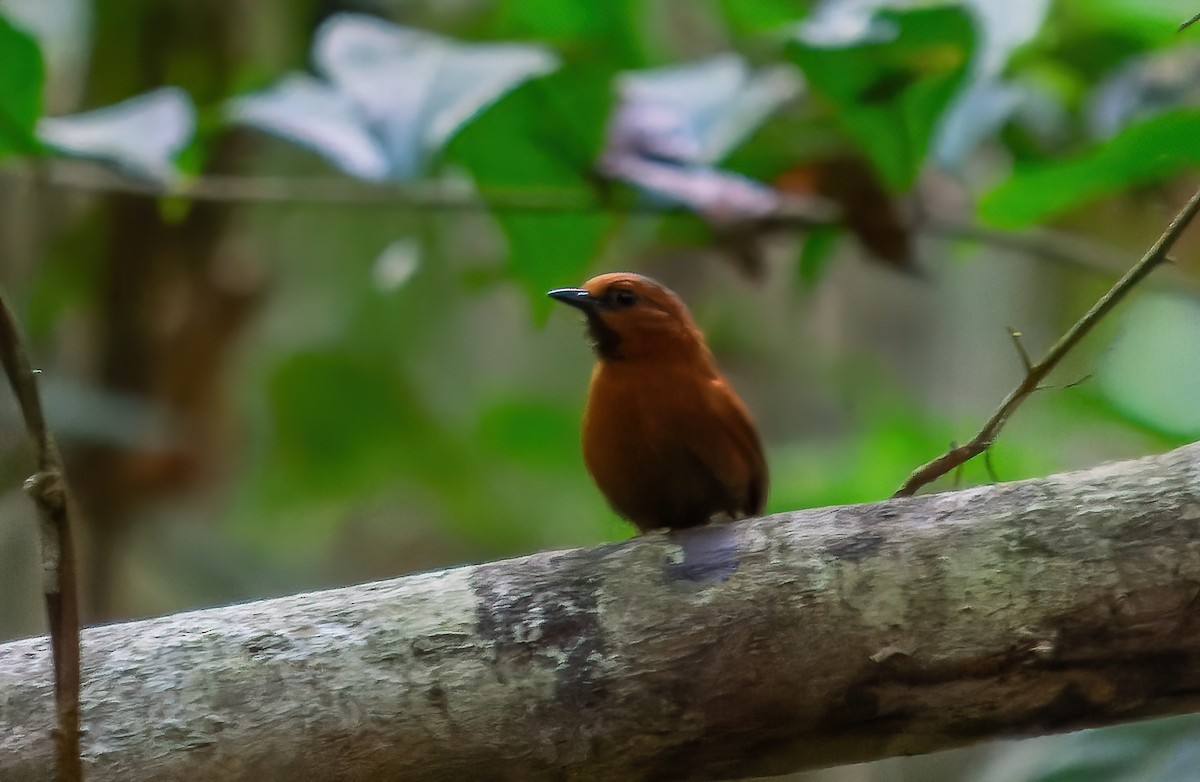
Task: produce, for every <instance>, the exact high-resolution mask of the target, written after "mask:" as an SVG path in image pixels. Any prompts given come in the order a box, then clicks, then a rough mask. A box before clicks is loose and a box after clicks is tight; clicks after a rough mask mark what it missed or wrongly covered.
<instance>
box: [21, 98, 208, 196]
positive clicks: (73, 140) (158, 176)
mask: <svg viewBox="0 0 1200 782" xmlns="http://www.w3.org/2000/svg"><path fill="white" fill-rule="evenodd" d="M195 131H196V109H195V107H194V106H193V105H192V99H191V98H190V97H189V96H188V94H187V93H186V92H184V91H183V90H181V89H179V88H178V87H162V88H160V89H157V90H153V91H151V92H147V93H144V94H142V95H138V96H136V97H133V98H130V99H128V100H123V101H121V102H120V103H117V104H114V105H112V106H106V107H104V108H102V109H96V110H94V111H88V112H84V113H83V114H72V115H70V116H67V117H44V118H42V120H41V121H40V122H38V126H37V132H38V136H39V137H40V138H41V139H42V141H43V142H45V143H46V144H47V145H48V146H50V147H53V148H54V149H55V150H57V151H58V152H60V153H62V154H65V155H71V156H73V157H82V158H89V159H92V160H100V161H104V162H106V163H111V164H113V165H115V166H116V167H118V168H120V169H121V170H123V171H125V172H126V173H128V174H130V175H132V176H136V177H141V178H143V179H149V180H152V181H155V182H169V181H170V180H172V179H174V178H175V177H176V175H177V173H178V172H177V170H176V167H175V163H174V158H175V155H177V154H178V153H179V152H180V150H182V149H183V148H184V147H185V146H187V144H188V143H189V142H190V141H191V139H192V135H193V134H194V133H195Z"/></svg>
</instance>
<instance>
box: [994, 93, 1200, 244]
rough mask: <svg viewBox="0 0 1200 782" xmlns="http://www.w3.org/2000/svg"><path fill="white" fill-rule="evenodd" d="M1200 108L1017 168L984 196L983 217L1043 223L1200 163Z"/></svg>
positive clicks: (1009, 224)
mask: <svg viewBox="0 0 1200 782" xmlns="http://www.w3.org/2000/svg"><path fill="white" fill-rule="evenodd" d="M1197 138H1200V111H1175V112H1171V113H1169V114H1162V115H1159V116H1157V117H1154V118H1153V119H1150V120H1146V121H1145V122H1141V123H1139V124H1137V125H1131V126H1130V127H1128V128H1126V129H1125V130H1123V131H1121V132H1120V133H1119V134H1117V135H1116V136H1114V137H1113V138H1112V139H1110V140H1109V141H1106V142H1104V143H1102V144H1099V145H1097V146H1095V147H1093V148H1091V149H1090V150H1088V151H1087V152H1084V153H1082V154H1080V155H1077V156H1075V157H1074V158H1071V159H1068V160H1066V161H1063V162H1055V163H1049V164H1045V165H1040V166H1037V167H1031V168H1029V169H1026V170H1018V171H1017V172H1016V173H1015V174H1013V176H1012V177H1011V178H1009V179H1008V181H1006V182H1004V183H1003V184H1001V185H1000V186H999V187H997V188H996V189H995V190H993V191H992V192H990V193H988V194H987V195H985V196H984V197H983V199H982V200H981V201H980V203H979V214H980V216H981V217H982V218H983V219H985V220H987V221H989V222H991V223H993V224H995V225H1000V226H1004V227H1010V228H1018V227H1023V226H1026V225H1030V224H1033V223H1037V222H1041V221H1044V220H1047V219H1049V218H1050V217H1052V216H1054V215H1056V214H1059V213H1062V212H1065V211H1067V210H1070V209H1073V208H1076V207H1079V206H1082V205H1084V204H1086V203H1088V202H1090V201H1094V200H1096V199H1098V198H1100V197H1102V196H1108V195H1113V194H1115V193H1117V192H1119V191H1120V190H1121V189H1123V188H1126V187H1129V186H1131V185H1140V184H1146V183H1149V182H1154V181H1158V180H1162V179H1166V178H1169V177H1173V176H1177V175H1179V173H1180V172H1181V171H1183V170H1186V169H1188V168H1191V167H1195V166H1196V165H1197V164H1200V145H1197V144H1196V139H1197Z"/></svg>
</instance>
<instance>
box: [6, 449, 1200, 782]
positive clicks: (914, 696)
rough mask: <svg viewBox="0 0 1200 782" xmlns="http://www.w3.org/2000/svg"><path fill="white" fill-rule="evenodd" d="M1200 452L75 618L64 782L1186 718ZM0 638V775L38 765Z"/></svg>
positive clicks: (914, 749)
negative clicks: (217, 604)
mask: <svg viewBox="0 0 1200 782" xmlns="http://www.w3.org/2000/svg"><path fill="white" fill-rule="evenodd" d="M1198 601H1200V444H1197V445H1191V446H1187V447H1184V448H1181V449H1178V450H1176V451H1173V452H1171V453H1168V454H1165V455H1162V456H1157V457H1151V458H1147V459H1141V460H1138V461H1132V462H1124V463H1119V464H1112V465H1106V466H1102V467H1098V468H1096V469H1092V470H1088V471H1085V472H1077V473H1067V474H1062V475H1056V476H1051V477H1049V478H1045V479H1039V480H1031V481H1022V482H1018V483H1010V484H1000V485H995V486H986V487H981V488H975V489H969V490H966V491H959V492H953V493H946V494H938V495H931V496H923V497H916V498H906V499H901V500H891V501H887V502H880V503H875V504H870V505H857V506H847V507H837V508H824V509H818V510H809V511H800V512H795V513H785V514H779V515H776V516H771V517H768V518H764V519H759V520H754V521H750V522H742V523H739V524H735V525H717V526H711V527H706V528H700V529H695V530H689V531H685V532H682V533H674V534H671V535H670V536H667V535H658V534H656V535H649V536H646V537H642V538H637V539H633V540H628V541H625V542H622V543H617V544H610V545H602V546H596V547H592V548H586V549H578V550H572V551H560V552H548V553H541V554H535V555H532V556H528V557H524V558H521V559H514V560H508V561H503V562H494V563H488V564H482V565H475V566H471V567H461V568H456V569H453V570H446V571H441V572H435V573H425V574H421V575H414V576H408V577H405V578H399V579H395V580H391V581H384V582H379V583H373V584H365V585H362V586H355V587H349V588H345V589H335V590H330V591H326V592H317V593H312V594H303V595H296V596H293V597H288V598H283V599H277V600H265V601H261V602H254V603H246V604H242V605H234V606H226V607H221V608H213V609H207V610H203V611H195V612H191V613H185V614H178V615H173V616H167V617H163V618H159V619H150V620H145V621H137V622H129V623H125V624H116V625H110V626H105V627H96V628H92V629H90V630H88V631H87V632H86V634H85V636H84V643H83V660H84V685H83V703H82V709H83V726H84V731H85V732H84V737H83V747H84V756H85V763H86V770H87V772H88V778H89V779H90V780H121V781H122V782H134V781H136V780H168V779H172V780H173V779H188V780H199V779H221V780H289V782H294V780H299V779H304V780H368V779H372V780H374V779H396V780H658V779H723V778H739V777H746V776H753V775H763V774H772V773H780V772H784V771H790V770H795V769H801V768H808V767H814V766H822V765H831V764H838V763H846V762H852V761H862V760H869V759H874V758H882V757H885V756H890V755H897V754H908V753H920V752H929V751H932V750H937V749H945V748H949V747H954V746H959V745H963V744H968V743H972V742H976V741H980V740H984V739H991V738H997V737H1001V736H1012V735H1030V734H1038V733H1047V732H1057V731H1067V730H1072V729H1076V728H1081V727H1085V726H1093V725H1104V724H1110V723H1115V722H1120V721H1125V720H1132V719H1136V718H1140V717H1146V716H1151V715H1160V714H1174V713H1180V712H1187V711H1196V710H1200V613H1198V612H1197V603H1198ZM52 682H53V677H52V676H51V671H50V652H49V649H48V646H47V643H46V640H45V639H44V638H35V639H30V640H24V641H17V642H14V643H9V644H6V645H3V646H0V779H3V780H7V781H14V780H45V779H50V778H51V776H52V773H53V772H52V769H53V742H52V740H51V733H50V732H51V729H52V727H53V724H54V705H53V704H54V698H53V689H52Z"/></svg>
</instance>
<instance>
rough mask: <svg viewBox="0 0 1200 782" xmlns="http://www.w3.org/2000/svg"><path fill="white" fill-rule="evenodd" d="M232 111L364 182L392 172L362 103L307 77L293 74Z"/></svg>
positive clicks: (235, 119) (241, 119)
mask: <svg viewBox="0 0 1200 782" xmlns="http://www.w3.org/2000/svg"><path fill="white" fill-rule="evenodd" d="M227 110H228V113H229V118H230V120H231V121H233V122H239V123H242V124H245V125H249V126H251V127H253V128H257V129H258V130H261V131H264V132H267V133H272V134H274V135H276V136H280V137H283V138H286V139H289V140H291V141H293V142H295V143H297V144H302V145H304V146H307V147H310V148H311V149H313V150H314V151H316V152H319V153H320V154H322V155H324V156H325V157H326V158H328V160H329V161H330V162H331V163H333V164H334V165H335V166H337V167H338V168H340V169H341V170H342V171H345V172H346V173H347V174H350V175H351V176H354V177H358V178H359V179H368V180H379V179H384V178H386V177H387V175H388V173H389V171H390V170H391V162H390V161H389V160H388V157H387V154H386V153H385V152H384V150H383V147H382V146H381V145H380V143H379V141H378V139H376V138H375V136H374V135H373V134H372V133H371V130H370V128H368V127H367V124H366V120H365V118H364V117H363V116H362V112H361V111H360V110H359V108H358V106H357V104H355V102H354V101H353V100H352V99H351V98H350V96H348V95H346V94H345V93H342V92H339V91H338V90H336V89H334V88H333V87H332V86H330V85H328V84H326V83H325V82H323V81H321V80H319V79H316V78H313V77H312V76H309V75H307V74H300V73H297V74H291V75H288V76H285V77H284V78H283V79H282V80H281V81H280V82H279V83H278V84H276V85H275V86H274V87H272V88H270V89H268V90H264V91H263V92H257V93H254V94H252V95H245V96H242V97H240V98H235V99H234V100H232V101H230V102H229V104H228V108H227Z"/></svg>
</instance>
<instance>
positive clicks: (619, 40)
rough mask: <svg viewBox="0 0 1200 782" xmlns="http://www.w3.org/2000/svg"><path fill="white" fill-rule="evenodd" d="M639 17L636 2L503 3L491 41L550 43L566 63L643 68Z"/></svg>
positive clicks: (559, 0) (533, 0) (641, 5)
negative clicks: (493, 37)
mask: <svg viewBox="0 0 1200 782" xmlns="http://www.w3.org/2000/svg"><path fill="white" fill-rule="evenodd" d="M644 14H645V4H644V3H642V2H641V0H604V2H596V1H595V0H506V1H505V2H504V3H502V4H501V6H500V11H499V18H498V24H497V26H496V30H495V37H496V38H499V39H508V38H518V39H526V40H535V41H539V42H543V43H552V44H554V48H555V49H556V50H557V51H559V52H560V53H562V54H563V55H565V56H566V57H567V58H568V59H570V60H577V61H581V62H582V61H588V62H596V61H603V62H607V63H611V64H612V65H614V66H616V67H619V68H636V67H639V66H642V65H645V64H646V56H645V53H644V51H643V48H644V47H643V42H642V40H641V39H640V38H639V35H638V31H639V30H640V29H641V28H642V25H641V19H642V16H643V15H644Z"/></svg>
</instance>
